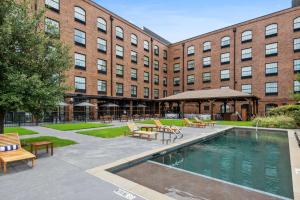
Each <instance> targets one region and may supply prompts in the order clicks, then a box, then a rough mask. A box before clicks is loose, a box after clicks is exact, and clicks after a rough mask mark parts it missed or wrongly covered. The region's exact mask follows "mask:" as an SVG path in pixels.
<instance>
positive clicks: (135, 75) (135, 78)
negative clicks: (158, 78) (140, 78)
mask: <svg viewBox="0 0 300 200" xmlns="http://www.w3.org/2000/svg"><path fill="white" fill-rule="evenodd" d="M130 74H131V80H133V81H136V80H137V69H134V68H131V73H130Z"/></svg>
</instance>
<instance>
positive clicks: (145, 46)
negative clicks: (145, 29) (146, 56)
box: [144, 40, 149, 51]
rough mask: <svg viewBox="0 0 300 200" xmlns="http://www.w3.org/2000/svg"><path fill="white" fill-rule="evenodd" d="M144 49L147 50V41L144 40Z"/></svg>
mask: <svg viewBox="0 0 300 200" xmlns="http://www.w3.org/2000/svg"><path fill="white" fill-rule="evenodd" d="M144 50H145V51H149V42H148V41H146V40H145V41H144Z"/></svg>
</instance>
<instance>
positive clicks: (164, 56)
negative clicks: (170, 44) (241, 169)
mask: <svg viewBox="0 0 300 200" xmlns="http://www.w3.org/2000/svg"><path fill="white" fill-rule="evenodd" d="M163 58H164V59H165V60H167V59H168V51H167V50H164V55H163Z"/></svg>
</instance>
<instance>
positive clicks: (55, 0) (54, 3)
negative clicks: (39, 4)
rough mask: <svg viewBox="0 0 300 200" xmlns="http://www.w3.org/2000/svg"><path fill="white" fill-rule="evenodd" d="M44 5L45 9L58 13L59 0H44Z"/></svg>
mask: <svg viewBox="0 0 300 200" xmlns="http://www.w3.org/2000/svg"><path fill="white" fill-rule="evenodd" d="M45 5H46V7H47V8H50V9H51V10H54V11H56V12H59V0H45Z"/></svg>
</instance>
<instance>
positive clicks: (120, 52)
mask: <svg viewBox="0 0 300 200" xmlns="http://www.w3.org/2000/svg"><path fill="white" fill-rule="evenodd" d="M116 56H117V58H124V48H123V47H122V46H119V45H116Z"/></svg>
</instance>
